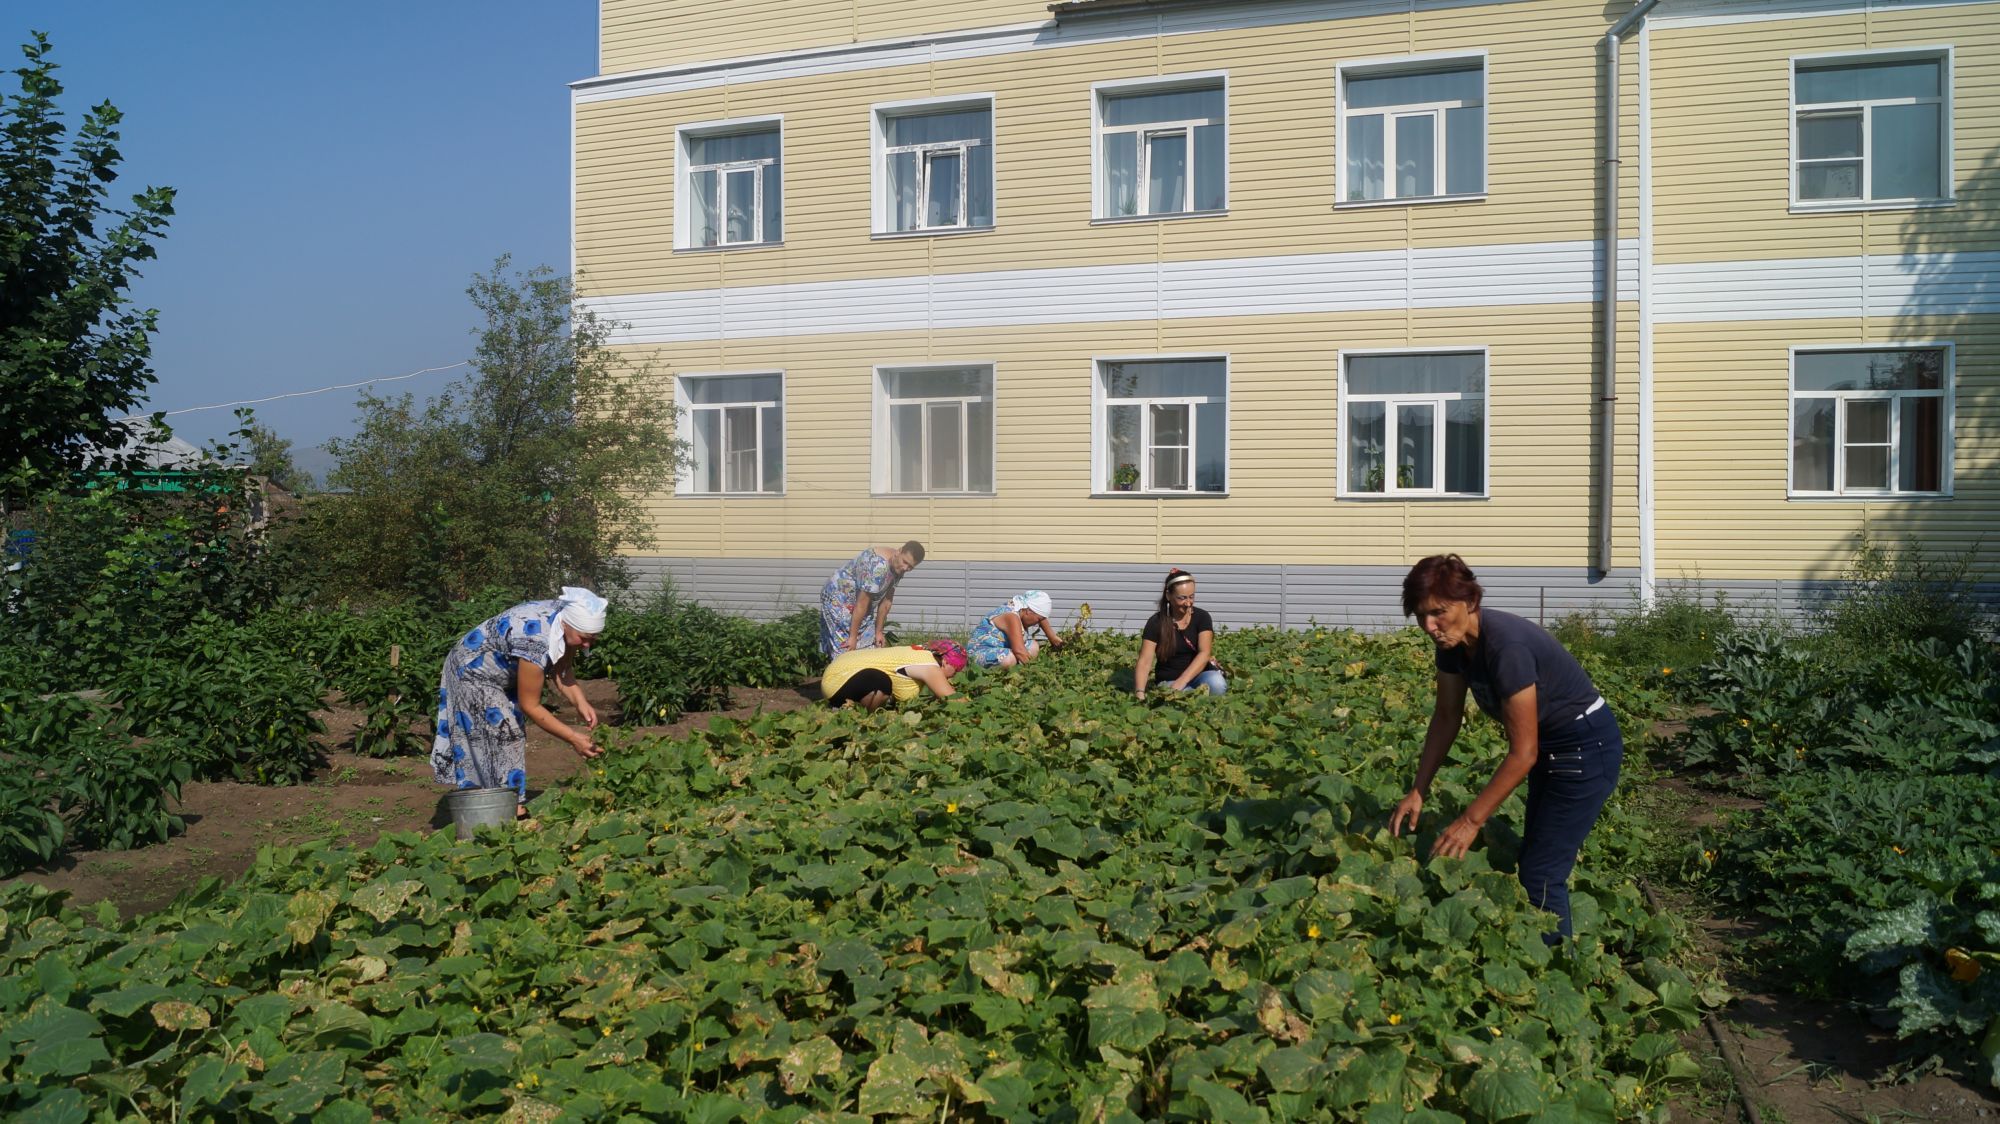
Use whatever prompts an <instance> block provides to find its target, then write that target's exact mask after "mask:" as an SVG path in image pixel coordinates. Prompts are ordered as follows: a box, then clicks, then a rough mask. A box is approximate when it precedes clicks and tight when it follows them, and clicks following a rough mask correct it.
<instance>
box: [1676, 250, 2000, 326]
mask: <svg viewBox="0 0 2000 1124" xmlns="http://www.w3.org/2000/svg"><path fill="white" fill-rule="evenodd" d="M1653 295H1654V298H1655V299H1656V300H1657V302H1658V303H1657V305H1656V306H1655V311H1654V316H1655V318H1656V319H1658V320H1660V321H1664V322H1681V323H1688V322H1695V321H1724V320H1811V319H1838V318H1847V317H1857V316H1934V315H1946V316H1963V315H1968V314H1980V313H1995V312H2000V253H1946V254H1900V255H1889V254H1867V255H1862V256H1856V257H1834V258H1789V259H1782V260H1774V261H1733V262H1696V263H1689V264H1680V265H1661V266H1657V267H1655V269H1654V271H1653Z"/></svg>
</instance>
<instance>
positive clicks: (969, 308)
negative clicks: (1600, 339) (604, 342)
mask: <svg viewBox="0 0 2000 1124" xmlns="http://www.w3.org/2000/svg"><path fill="white" fill-rule="evenodd" d="M1599 272H1600V271H1599V268H1598V264H1597V245H1596V243H1594V242H1551V243H1540V244H1528V245H1515V246H1471V247H1462V248H1449V249H1423V250H1390V251H1361V252H1355V253H1345V254H1296V255H1286V256H1280V257H1261V258H1221V259H1211V260H1206V261H1176V262H1157V263H1156V262H1140V263H1137V264H1129V265H1104V266H1081V267H1074V268H1066V269H1030V270H1004V271H990V272H975V273H947V274H936V275H932V276H913V277H888V278H872V279H867V280H860V281H818V282H808V283H801V284H794V285H744V286H735V287H729V288H723V289H708V290H688V291H680V292H667V293H640V294H630V295H621V296H608V297H587V298H585V299H584V300H583V301H582V302H581V303H582V304H583V306H584V307H586V308H588V309H590V310H591V311H593V312H595V313H597V314H598V315H599V316H600V317H602V318H604V319H606V320H608V321H610V322H612V323H613V324H616V325H620V327H618V328H616V330H615V331H614V332H613V334H612V342H614V343H621V344H643V343H676V342H686V341H690V340H704V339H751V338H762V337H775V336H799V335H830V334H841V333H853V332H881V331H891V332H893V331H908V330H912V329H923V328H933V329H945V328H978V327H1016V326H1027V325H1033V324H1076V323H1090V322H1120V321H1132V320H1150V319H1154V318H1156V317H1157V318H1161V319H1168V320H1176V319H1191V318H1206V317H1222V316H1277V315H1287V314H1297V313H1332V312H1372V311H1398V310H1402V309H1407V308H1460V307H1466V308H1471V307H1495V306H1515V307H1518V306H1522V305H1538V304H1573V303H1577V302H1582V301H1590V300H1594V299H1596V297H1597V295H1598V290H1599ZM1619 275H1620V281H1619V283H1620V285H1621V286H1628V288H1626V289H1625V290H1624V291H1627V292H1636V291H1637V289H1636V283H1637V276H1638V251H1637V244H1636V242H1632V241H1628V242H1627V243H1626V244H1625V245H1624V246H1623V247H1622V249H1621V253H1620V254H1619Z"/></svg>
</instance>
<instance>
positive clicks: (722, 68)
mask: <svg viewBox="0 0 2000 1124" xmlns="http://www.w3.org/2000/svg"><path fill="white" fill-rule="evenodd" d="M1522 2H1524V0H1313V2H1311V3H1301V2H1297V0H1256V2H1241V3H1234V4H1216V5H1204V6H1200V7H1195V6H1189V7H1187V8H1183V9H1180V10H1174V11H1165V12H1148V11H1135V12H1130V13H1124V14H1118V15H1102V16H1090V17H1087V18H1082V19H1073V20H1072V21H1071V22H1068V23H1061V24H1058V23H1055V22H1053V21H1051V22H1048V23H1041V24H1030V25H1026V26H1023V25H1019V24H1016V25H1013V26H1009V27H995V28H985V29H981V30H976V31H956V32H941V33H938V34H935V35H924V36H916V37H912V38H907V39H894V40H886V41H879V42H874V43H853V44H842V45H840V46H836V47H814V48H807V49H805V50H799V51H787V52H784V53H782V54H775V55H759V56H751V57H747V58H740V59H730V60H726V61H719V62H701V63H689V64H684V65H680V66H668V67H661V68H659V69H656V70H643V71H637V72H634V73H631V74H612V75H605V76H602V77H597V78H585V79H583V80H581V81H578V82H572V83H570V90H571V93H570V97H571V99H572V101H574V102H575V103H578V104H581V103H584V102H599V101H617V100H620V99H623V98H637V97H645V96H646V95H648V94H669V93H681V92H684V91H688V90H702V89H709V88H712V87H715V86H730V85H743V84H746V83H750V82H776V81H781V80H784V79H789V78H805V77H809V76H812V75H818V74H844V73H851V72H853V71H859V70H880V69H884V68H888V67H896V66H912V65H916V64H919V63H929V62H943V61H948V60H951V59H969V58H983V57H989V56H993V55H1010V54H1018V53H1020V52H1023V51H1046V50H1054V49H1057V48H1062V47H1080V46H1087V45H1090V44H1096V43H1116V42H1121V41H1124V40H1129V39H1145V38H1150V37H1152V36H1155V35H1199V34H1202V33H1205V32H1214V31H1228V30H1233V29H1238V28H1251V27H1272V26H1278V25H1282V24H1294V23H1315V22H1319V21H1322V20H1333V19H1356V18H1359V17H1363V16H1382V15H1396V14H1403V13H1415V12H1429V11H1438V10H1441V9H1446V8H1471V7H1492V6H1498V5H1500V4H1507V3H1522ZM1849 2H1851V0H1849Z"/></svg>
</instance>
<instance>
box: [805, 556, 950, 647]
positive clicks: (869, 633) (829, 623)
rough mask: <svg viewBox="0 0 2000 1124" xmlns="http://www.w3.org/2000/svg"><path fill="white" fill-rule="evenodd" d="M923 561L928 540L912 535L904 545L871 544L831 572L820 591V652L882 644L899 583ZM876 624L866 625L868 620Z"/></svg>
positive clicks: (879, 645)
mask: <svg viewBox="0 0 2000 1124" xmlns="http://www.w3.org/2000/svg"><path fill="white" fill-rule="evenodd" d="M923 560H924V544H923V543H920V542H918V541H916V540H915V539H911V540H910V541H909V542H906V543H904V544H903V547H902V549H901V550H896V549H889V550H884V549H883V548H881V547H879V546H871V547H869V548H868V549H867V550H864V551H862V552H861V553H859V554H857V555H855V556H854V559H853V561H850V562H849V563H848V564H847V565H845V566H842V567H841V568H840V569H838V570H835V571H834V572H833V576H832V577H831V578H828V579H827V581H826V588H825V589H822V590H820V591H819V651H820V654H821V655H823V656H825V657H827V658H828V659H832V658H833V657H835V656H837V655H839V654H840V653H842V652H852V651H855V650H856V649H859V648H880V647H881V646H882V645H883V643H884V642H885V641H886V639H887V638H886V637H884V636H883V635H882V630H883V628H884V627H886V626H887V625H888V623H889V603H890V602H891V601H893V600H894V599H895V596H896V583H897V582H898V581H899V580H901V579H902V576H903V575H904V574H907V573H909V572H910V571H911V570H914V569H916V568H917V563H919V562H922V561H923ZM871 621H872V622H873V624H874V627H873V628H868V627H864V626H866V625H868V624H869V623H870V622H871Z"/></svg>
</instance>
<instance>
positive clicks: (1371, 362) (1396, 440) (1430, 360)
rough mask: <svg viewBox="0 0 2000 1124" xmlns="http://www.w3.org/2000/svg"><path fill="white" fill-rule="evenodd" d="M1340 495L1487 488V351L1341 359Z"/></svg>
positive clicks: (1480, 491) (1476, 492)
mask: <svg viewBox="0 0 2000 1124" xmlns="http://www.w3.org/2000/svg"><path fill="white" fill-rule="evenodd" d="M1343 367H1344V370H1343V373H1342V379H1341V383H1342V386H1341V406H1340V409H1341V414H1342V415H1343V416H1344V417H1345V418H1346V423H1345V425H1346V439H1347V455H1346V456H1345V457H1344V458H1343V459H1342V470H1343V473H1342V478H1341V488H1340V490H1341V493H1342V494H1343V495H1353V496H1481V495H1484V494H1485V493H1486V353H1485V352H1483V351H1451V352H1436V353H1431V354H1414V355H1411V354H1405V355H1367V354H1362V355H1355V354H1349V355H1347V356H1345V357H1344V361H1343Z"/></svg>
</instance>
